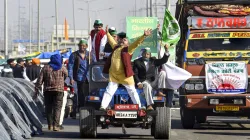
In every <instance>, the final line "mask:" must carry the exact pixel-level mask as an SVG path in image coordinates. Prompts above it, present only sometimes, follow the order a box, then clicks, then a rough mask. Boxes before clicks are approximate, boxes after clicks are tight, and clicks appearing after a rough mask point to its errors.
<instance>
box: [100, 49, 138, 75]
mask: <svg viewBox="0 0 250 140" xmlns="http://www.w3.org/2000/svg"><path fill="white" fill-rule="evenodd" d="M117 48H119V46H116V47H115V48H114V50H113V52H114V51H115V50H116V49H117ZM113 52H112V53H111V54H110V55H109V57H108V59H107V61H106V63H105V65H104V68H103V73H105V74H109V68H110V66H111V58H112V55H113ZM121 59H122V63H123V66H124V71H125V76H126V77H130V76H133V75H134V72H133V69H132V64H131V59H132V55H130V54H129V53H128V47H125V48H123V49H122V51H121Z"/></svg>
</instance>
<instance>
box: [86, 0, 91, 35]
mask: <svg viewBox="0 0 250 140" xmlns="http://www.w3.org/2000/svg"><path fill="white" fill-rule="evenodd" d="M87 5H88V20H89V26H88V30H89V32H88V33H90V30H91V29H90V24H91V19H90V11H89V1H87Z"/></svg>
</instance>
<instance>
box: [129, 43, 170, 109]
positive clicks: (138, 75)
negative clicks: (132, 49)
mask: <svg viewBox="0 0 250 140" xmlns="http://www.w3.org/2000/svg"><path fill="white" fill-rule="evenodd" d="M168 57H169V53H168V47H167V45H165V54H164V56H163V57H162V58H161V59H156V58H155V57H151V50H150V48H145V49H143V50H142V57H141V58H139V59H137V60H135V61H134V66H133V70H134V73H135V75H134V79H135V84H136V85H137V86H138V88H140V89H143V92H144V94H145V98H146V102H147V110H153V107H152V105H153V104H154V101H153V98H152V96H153V95H152V90H153V88H157V89H158V88H164V85H165V79H166V73H165V72H164V71H161V72H160V73H159V74H157V73H156V72H157V70H158V68H159V67H160V66H161V65H163V64H165V63H167V61H168ZM158 94H159V95H160V96H165V95H164V94H162V93H161V92H159V93H158Z"/></svg>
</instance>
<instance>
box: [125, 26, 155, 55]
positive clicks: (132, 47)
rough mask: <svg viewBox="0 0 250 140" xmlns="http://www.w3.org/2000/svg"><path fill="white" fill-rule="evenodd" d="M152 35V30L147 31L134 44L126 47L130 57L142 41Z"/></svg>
mask: <svg viewBox="0 0 250 140" xmlns="http://www.w3.org/2000/svg"><path fill="white" fill-rule="evenodd" d="M151 34H152V29H148V30H145V31H144V35H143V36H141V37H139V38H138V39H137V40H136V41H135V42H133V43H132V44H131V45H130V46H129V47H128V53H129V54H130V55H132V54H133V53H134V51H135V49H136V48H137V47H138V46H139V45H140V44H141V43H142V42H143V41H144V39H145V38H146V37H147V36H149V35H151Z"/></svg>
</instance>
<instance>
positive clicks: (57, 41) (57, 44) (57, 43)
mask: <svg viewBox="0 0 250 140" xmlns="http://www.w3.org/2000/svg"><path fill="white" fill-rule="evenodd" d="M55 13H56V46H57V49H59V40H58V11H57V0H55Z"/></svg>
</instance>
